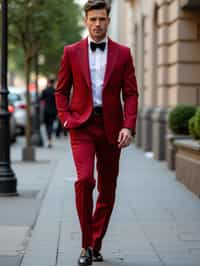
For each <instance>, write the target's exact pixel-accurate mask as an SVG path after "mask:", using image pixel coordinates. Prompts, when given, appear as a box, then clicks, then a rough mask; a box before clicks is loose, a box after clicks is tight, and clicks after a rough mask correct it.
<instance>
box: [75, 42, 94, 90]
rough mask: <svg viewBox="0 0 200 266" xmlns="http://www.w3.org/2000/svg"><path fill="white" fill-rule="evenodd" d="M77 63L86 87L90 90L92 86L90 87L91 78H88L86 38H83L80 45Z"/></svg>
mask: <svg viewBox="0 0 200 266" xmlns="http://www.w3.org/2000/svg"><path fill="white" fill-rule="evenodd" d="M81 58H82V60H81ZM77 61H78V62H79V64H80V67H81V70H82V73H83V75H84V77H85V80H86V82H87V85H88V87H89V88H91V87H92V85H91V77H90V69H89V56H88V38H85V39H84V40H83V41H82V42H81V43H80V46H79V50H78V58H77Z"/></svg>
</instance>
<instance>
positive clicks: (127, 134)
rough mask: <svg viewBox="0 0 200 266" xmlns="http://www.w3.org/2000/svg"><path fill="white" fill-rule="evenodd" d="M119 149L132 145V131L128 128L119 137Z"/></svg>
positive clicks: (122, 130)
mask: <svg viewBox="0 0 200 266" xmlns="http://www.w3.org/2000/svg"><path fill="white" fill-rule="evenodd" d="M117 141H118V148H124V147H127V146H129V145H130V143H131V141H132V136H131V130H130V129H128V128H122V129H121V130H120V132H119V136H118V140H117Z"/></svg>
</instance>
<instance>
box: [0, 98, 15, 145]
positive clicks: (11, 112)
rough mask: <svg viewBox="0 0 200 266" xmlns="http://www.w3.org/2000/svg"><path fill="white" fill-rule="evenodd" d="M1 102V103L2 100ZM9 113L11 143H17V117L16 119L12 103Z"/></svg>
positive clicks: (9, 106)
mask: <svg viewBox="0 0 200 266" xmlns="http://www.w3.org/2000/svg"><path fill="white" fill-rule="evenodd" d="M0 101H1V98H0ZM8 111H9V113H10V120H9V125H10V142H15V141H16V136H17V130H16V120H15V117H14V106H13V105H12V104H11V103H10V102H9V103H8Z"/></svg>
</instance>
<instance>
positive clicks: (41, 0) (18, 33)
mask: <svg viewBox="0 0 200 266" xmlns="http://www.w3.org/2000/svg"><path fill="white" fill-rule="evenodd" d="M8 7H9V8H8V15H9V18H8V21H9V48H10V49H9V55H10V61H11V65H12V66H14V67H15V68H16V70H19V69H20V68H21V67H23V62H22V55H23V54H24V56H25V58H26V59H27V57H28V58H30V59H33V58H34V57H35V56H36V54H39V55H43V57H44V58H45V62H44V65H43V66H42V68H41V69H40V70H42V72H43V73H46V74H48V73H56V72H57V70H58V64H59V61H60V57H61V54H62V50H63V46H64V45H65V44H68V43H72V42H75V41H77V40H79V39H80V38H81V31H82V27H81V26H80V23H79V20H80V16H81V10H80V7H79V5H77V4H76V3H74V0H59V1H57V0H8ZM14 51H15V52H14ZM18 51H20V53H18ZM19 54H20V56H19Z"/></svg>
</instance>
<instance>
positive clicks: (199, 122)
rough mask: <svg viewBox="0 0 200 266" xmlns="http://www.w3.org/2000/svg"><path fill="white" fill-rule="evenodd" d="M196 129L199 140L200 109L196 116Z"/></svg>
mask: <svg viewBox="0 0 200 266" xmlns="http://www.w3.org/2000/svg"><path fill="white" fill-rule="evenodd" d="M194 128H195V132H196V134H197V136H198V138H200V107H199V108H198V109H197V112H196V114H195V121H194Z"/></svg>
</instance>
